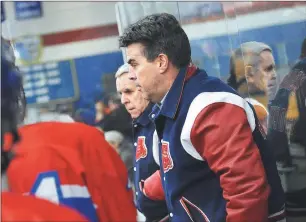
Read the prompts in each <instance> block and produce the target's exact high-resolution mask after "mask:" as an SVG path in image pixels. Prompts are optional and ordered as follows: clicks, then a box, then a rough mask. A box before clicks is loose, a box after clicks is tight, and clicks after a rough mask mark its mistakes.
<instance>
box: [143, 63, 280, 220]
mask: <svg viewBox="0 0 306 222" xmlns="http://www.w3.org/2000/svg"><path fill="white" fill-rule="evenodd" d="M150 118H151V119H152V121H154V122H155V126H156V131H157V134H158V137H159V151H160V152H159V161H160V168H161V170H160V175H159V173H155V174H154V175H153V176H151V177H150V178H148V179H147V180H146V181H145V182H144V184H143V185H144V189H143V190H144V192H145V193H146V195H147V196H150V197H153V196H154V195H156V193H154V190H153V189H151V188H152V187H153V185H154V186H157V185H156V183H158V181H159V182H161V183H162V187H163V190H164V192H165V199H166V202H167V206H168V211H169V215H170V219H171V221H173V222H181V221H206V222H207V221H211V222H221V221H227V222H238V221H239V222H248V221H252V222H262V221H267V220H268V218H270V219H271V220H272V219H278V218H283V217H284V212H285V211H284V203H285V200H284V192H283V189H282V186H281V182H280V178H279V176H278V172H277V168H276V163H275V160H274V158H273V153H272V150H271V149H270V148H269V147H268V146H267V143H266V138H265V135H264V134H263V130H262V128H261V127H260V124H258V119H257V117H256V114H255V111H254V109H253V107H252V106H251V105H250V104H249V103H247V102H246V101H245V100H244V99H243V98H241V97H240V96H239V95H238V94H237V92H236V91H234V90H233V89H232V88H231V87H229V86H227V85H226V84H225V83H223V82H222V81H221V80H219V79H217V78H214V77H209V76H208V75H207V74H206V72H205V71H203V70H199V69H197V68H195V67H194V66H189V67H185V68H182V69H181V70H180V72H179V74H178V76H177V78H176V79H175V81H174V83H173V85H172V87H171V89H170V90H169V92H168V94H167V96H166V98H165V100H164V102H163V104H162V106H161V108H159V106H157V105H155V106H154V107H153V110H152V112H151V114H150ZM154 177H155V178H154ZM159 179H160V180H159ZM154 183H155V184H154Z"/></svg>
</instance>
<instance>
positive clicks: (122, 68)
mask: <svg viewBox="0 0 306 222" xmlns="http://www.w3.org/2000/svg"><path fill="white" fill-rule="evenodd" d="M129 70H130V68H129V64H128V63H125V64H123V65H122V66H120V67H119V69H118V70H117V72H116V74H115V78H116V79H117V78H119V77H120V76H122V75H123V74H124V73H128V72H129Z"/></svg>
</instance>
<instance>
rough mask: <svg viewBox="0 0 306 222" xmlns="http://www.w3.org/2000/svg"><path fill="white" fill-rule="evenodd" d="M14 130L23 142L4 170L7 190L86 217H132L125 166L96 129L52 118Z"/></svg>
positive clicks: (117, 219)
mask: <svg viewBox="0 0 306 222" xmlns="http://www.w3.org/2000/svg"><path fill="white" fill-rule="evenodd" d="M18 132H19V134H20V136H21V137H22V138H23V140H22V141H21V142H20V143H19V144H18V145H17V146H16V147H15V148H14V151H15V158H14V160H13V161H12V162H11V165H10V168H9V169H8V171H7V176H8V181H9V184H10V189H11V191H13V192H19V193H30V194H32V195H36V196H38V197H41V198H46V199H48V200H50V201H53V202H56V203H59V204H63V205H67V206H70V207H72V208H74V209H76V210H78V211H79V212H80V213H82V214H83V215H84V216H86V217H87V218H88V219H90V221H127V220H128V221H136V208H135V206H134V203H133V192H132V189H130V188H128V174H127V169H126V167H125V165H124V163H123V161H122V160H121V159H120V156H119V155H118V154H117V153H116V151H115V150H114V149H113V148H112V147H111V146H110V144H109V143H107V142H106V140H105V138H104V135H103V133H102V132H100V131H99V130H98V129H96V128H94V127H92V126H88V125H86V124H83V123H77V122H75V123H62V122H53V121H52V122H39V123H35V124H31V125H25V126H22V127H20V128H19V129H18ZM21 172H26V173H21Z"/></svg>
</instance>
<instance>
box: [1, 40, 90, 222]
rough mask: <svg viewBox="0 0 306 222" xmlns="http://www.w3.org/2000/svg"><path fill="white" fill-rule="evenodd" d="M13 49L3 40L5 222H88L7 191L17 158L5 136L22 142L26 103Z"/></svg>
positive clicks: (65, 210) (44, 202)
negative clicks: (19, 124) (19, 126)
mask: <svg viewBox="0 0 306 222" xmlns="http://www.w3.org/2000/svg"><path fill="white" fill-rule="evenodd" d="M10 48H11V46H10V45H9V44H8V42H6V41H5V40H4V39H2V38H1V181H2V183H1V188H2V192H1V221H3V222H6V221H16V222H19V221H20V222H21V221H78V222H81V221H82V222H83V221H87V220H86V219H85V217H83V216H81V215H80V214H79V213H78V212H77V211H75V210H73V209H70V208H68V207H65V206H60V205H56V204H54V203H51V202H50V201H47V200H43V199H40V198H36V197H33V196H24V195H21V194H17V193H12V192H8V191H5V190H9V187H8V183H7V178H6V174H5V173H6V170H7V168H8V167H9V165H10V162H11V161H12V159H13V157H14V155H13V153H12V152H11V150H10V149H8V150H3V144H2V143H3V141H4V134H5V133H9V134H11V136H12V139H13V140H12V144H13V145H14V144H16V143H17V142H18V141H19V140H20V137H19V135H18V133H17V122H18V119H19V117H20V114H21V115H23V113H24V104H25V100H24V99H25V98H24V93H23V89H22V78H21V74H20V72H19V71H18V69H17V67H16V66H15V64H14V57H13V55H12V53H11V52H9V49H10ZM24 173H25V174H26V173H27V172H26V171H24ZM17 179H18V178H17Z"/></svg>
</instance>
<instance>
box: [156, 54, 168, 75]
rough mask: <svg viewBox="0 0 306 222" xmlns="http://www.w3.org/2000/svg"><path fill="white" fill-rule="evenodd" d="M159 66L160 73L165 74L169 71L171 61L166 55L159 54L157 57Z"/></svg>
mask: <svg viewBox="0 0 306 222" xmlns="http://www.w3.org/2000/svg"><path fill="white" fill-rule="evenodd" d="M157 66H158V69H159V73H161V74H163V73H165V72H166V71H167V69H168V67H169V59H168V56H167V55H165V54H159V55H158V57H157Z"/></svg>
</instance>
